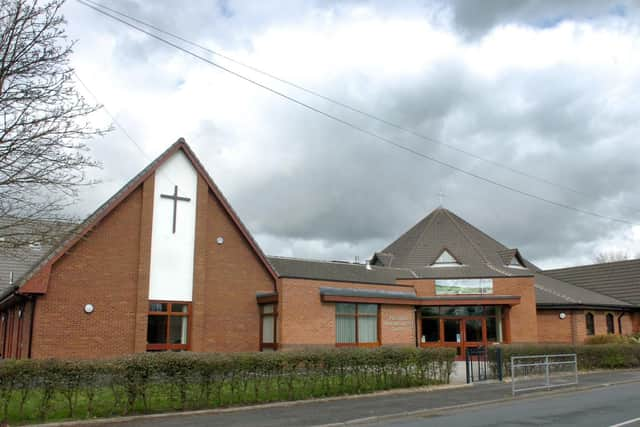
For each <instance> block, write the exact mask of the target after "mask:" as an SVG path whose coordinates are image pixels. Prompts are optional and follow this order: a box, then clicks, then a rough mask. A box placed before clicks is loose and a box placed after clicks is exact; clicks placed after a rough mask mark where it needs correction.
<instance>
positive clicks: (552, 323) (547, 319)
mask: <svg viewBox="0 0 640 427" xmlns="http://www.w3.org/2000/svg"><path fill="white" fill-rule="evenodd" d="M561 312H562V313H565V314H566V316H567V317H566V318H564V319H560V313H561ZM537 317H538V318H537V321H538V342H540V343H549V344H551V343H558V344H573V342H574V335H575V332H574V330H575V324H576V318H575V314H574V312H573V311H569V310H538V313H537Z"/></svg>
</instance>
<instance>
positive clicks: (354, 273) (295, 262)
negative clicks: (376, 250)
mask: <svg viewBox="0 0 640 427" xmlns="http://www.w3.org/2000/svg"><path fill="white" fill-rule="evenodd" d="M267 259H268V260H269V262H270V263H271V265H272V266H273V268H274V269H275V270H276V272H277V273H278V275H279V276H280V277H289V278H299V279H315V280H328V281H338V282H356V283H372V284H381V285H395V284H396V277H397V276H398V274H399V273H400V271H399V270H398V269H395V268H386V267H377V266H370V269H368V268H367V266H366V265H365V264H352V263H349V262H340V261H318V260H308V259H298V258H285V257H275V256H271V257H267ZM402 273H403V274H406V273H404V272H402Z"/></svg>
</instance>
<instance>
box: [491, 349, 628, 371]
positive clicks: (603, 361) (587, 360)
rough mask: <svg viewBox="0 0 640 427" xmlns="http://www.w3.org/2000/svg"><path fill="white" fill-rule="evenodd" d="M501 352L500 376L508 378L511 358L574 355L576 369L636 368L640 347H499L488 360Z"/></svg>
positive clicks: (492, 351)
mask: <svg viewBox="0 0 640 427" xmlns="http://www.w3.org/2000/svg"><path fill="white" fill-rule="evenodd" d="M498 348H501V349H502V363H503V373H504V375H505V376H510V375H511V356H533V355H544V354H571V353H575V354H576V356H577V359H578V369H579V370H583V371H589V370H595V369H622V368H637V367H640V345H637V344H628V343H627V344H583V345H570V344H510V345H509V344H502V345H498V346H492V347H490V348H489V352H490V360H493V361H495V352H496V350H497V349H498Z"/></svg>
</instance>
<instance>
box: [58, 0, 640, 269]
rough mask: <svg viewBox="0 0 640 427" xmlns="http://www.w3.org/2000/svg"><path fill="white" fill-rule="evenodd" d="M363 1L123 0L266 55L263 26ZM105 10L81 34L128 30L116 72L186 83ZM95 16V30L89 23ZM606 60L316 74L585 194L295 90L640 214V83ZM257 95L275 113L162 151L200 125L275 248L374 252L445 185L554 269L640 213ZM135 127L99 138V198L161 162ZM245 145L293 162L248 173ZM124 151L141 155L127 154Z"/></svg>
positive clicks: (216, 165)
mask: <svg viewBox="0 0 640 427" xmlns="http://www.w3.org/2000/svg"><path fill="white" fill-rule="evenodd" d="M364 4H365V3H363V2H348V3H326V4H324V3H318V2H290V3H287V4H284V5H283V6H282V7H279V8H274V7H272V5H270V4H269V3H268V2H260V3H259V4H258V6H256V3H255V2H219V3H216V4H213V3H211V2H208V1H200V2H189V3H188V6H187V7H181V6H177V4H176V3H174V2H154V3H150V2H134V1H128V2H125V3H118V6H117V7H118V9H120V10H125V11H127V12H128V13H131V14H132V15H136V16H139V17H144V18H145V20H148V21H150V22H153V23H154V24H155V25H157V26H159V27H163V28H166V29H169V30H170V31H174V32H177V33H180V34H182V35H184V36H186V37H188V38H191V39H192V40H194V41H198V42H201V43H205V44H206V43H210V44H211V45H212V46H223V47H225V48H227V49H230V50H233V49H234V48H241V49H242V50H244V51H249V52H250V51H251V49H252V43H253V40H254V37H255V36H256V34H261V33H263V32H264V31H267V30H269V29H270V28H274V27H278V26H286V25H289V24H291V23H295V22H296V21H297V20H298V19H299V18H300V17H301V16H308V11H309V9H313V10H314V11H317V12H321V11H323V10H324V11H325V12H326V13H330V14H337V15H347V11H348V10H349V8H350V7H359V6H361V5H364ZM374 6H375V7H374V9H376V8H377V9H376V10H378V11H379V12H380V11H382V12H385V11H387V9H388V8H389V7H388V5H385V4H384V2H381V3H374ZM114 7H116V6H114ZM429 8H432V10H435V11H436V12H437V13H436V14H435V15H437V16H438V17H441V16H444V15H446V13H444V12H443V10H444V9H445V6H443V4H442V3H441V2H432V3H427V4H426V5H424V4H420V3H416V4H412V5H410V6H405V9H403V10H401V11H397V10H396V11H393V12H390V13H393V14H394V16H400V15H401V14H402V13H405V12H406V13H409V15H412V16H415V15H416V13H418V12H419V13H418V15H419V16H425V17H429V16H432V14H429V13H428V11H429V10H430V9H429ZM446 9H447V11H448V13H449V16H450V19H451V24H452V28H453V29H454V30H453V31H455V32H456V33H455V34H456V36H458V37H459V38H460V39H461V40H464V43H470V44H474V43H476V42H477V41H478V40H479V38H481V37H482V36H483V35H484V34H487V33H488V32H490V31H491V30H492V28H495V27H496V26H499V25H504V24H509V23H515V24H521V25H529V26H533V27H540V28H542V27H552V26H554V25H556V24H557V23H558V22H559V21H561V20H563V19H573V20H584V21H587V20H591V21H594V22H596V21H597V22H598V23H599V24H598V25H606V23H604V22H605V21H606V20H607V19H609V17H610V16H613V17H618V18H620V17H621V16H624V15H625V14H633V13H636V12H635V11H634V9H633V8H632V4H631V2H620V3H619V4H614V5H611V4H607V5H606V6H603V4H602V2H596V1H586V2H584V1H582V2H577V1H561V2H533V1H504V2H503V1H487V2H484V1H483V2H462V1H461V2H453V3H452V6H451V7H450V8H448V7H447V8H446ZM382 12H380V13H382ZM88 13H89V12H87V11H84V10H80V9H78V8H74V9H72V10H70V14H69V19H72V18H73V17H77V16H92V15H86V14H88ZM94 18H95V19H96V24H95V26H94V23H93V21H91V22H84V23H83V24H78V26H77V28H78V31H79V33H80V34H85V33H84V32H85V31H86V34H87V35H86V37H87V38H90V37H91V35H90V34H92V33H94V34H95V33H101V32H104V33H108V34H110V35H112V36H113V37H114V39H115V43H116V45H117V46H118V48H117V49H115V52H116V53H115V55H116V57H115V58H114V60H115V61H117V62H118V63H119V64H122V67H123V68H121V69H118V71H117V72H118V73H122V75H125V74H128V78H129V79H134V80H135V81H139V82H140V83H141V84H142V83H144V85H145V86H147V87H154V85H155V86H156V87H162V88H165V89H166V88H170V87H171V86H177V85H180V84H181V83H180V81H177V80H176V76H174V75H164V74H163V73H161V72H160V71H158V67H157V64H158V63H162V62H163V61H167V60H168V59H170V58H171V57H172V56H173V55H176V53H175V52H173V51H171V50H170V49H167V48H166V47H163V46H161V45H159V44H158V43H156V42H154V41H152V40H149V39H147V38H145V37H141V36H140V35H137V34H135V33H132V32H130V31H129V30H124V29H123V28H122V27H121V26H117V25H116V24H112V23H108V22H106V21H104V20H102V19H99V18H97V17H94ZM429 19H430V18H429ZM438 19H440V18H438ZM89 27H94V28H93V29H92V30H91V31H89V29H88V28H89ZM636 34H637V29H636ZM469 37H471V38H473V39H474V40H472V41H469V40H468V38H469ZM82 42H83V40H82V39H81V40H80V43H81V44H82ZM214 43H215V44H214ZM607 61H615V58H608V59H606V60H605V65H606V66H605V67H590V66H589V65H585V64H580V63H570V62H566V63H563V62H561V63H558V64H553V65H549V66H545V67H542V68H536V69H526V68H517V69H516V68H514V69H510V70H509V72H505V73H499V74H497V75H494V76H490V77H488V76H483V75H481V74H479V73H477V72H475V71H474V70H472V69H470V68H469V65H468V64H466V63H465V62H464V61H462V60H460V59H458V58H455V57H447V58H444V59H440V60H437V61H435V62H433V63H431V64H430V65H429V66H428V67H426V68H425V69H424V70H423V72H422V73H419V74H412V75H411V76H410V77H407V78H403V79H393V80H377V81H376V84H375V85H373V84H372V79H371V71H370V70H369V71H366V70H362V71H361V72H360V71H359V70H356V71H355V72H353V73H351V74H349V75H347V76H343V75H338V76H331V77H327V78H326V79H325V80H324V81H323V82H322V83H321V84H319V85H316V86H314V89H316V90H319V91H320V92H322V93H325V94H327V95H329V96H332V97H334V98H337V99H340V100H341V101H344V102H346V103H349V104H352V105H354V106H356V107H358V108H362V109H364V110H366V111H370V112H373V113H375V114H376V115H378V116H381V117H383V118H385V119H388V120H391V121H394V122H397V123H399V124H401V125H403V126H406V127H408V128H411V129H415V130H417V131H418V132H420V133H422V134H424V135H428V136H429V137H430V138H433V139H435V140H438V141H443V142H446V143H447V144H452V145H456V146H458V147H460V148H463V149H465V150H468V151H470V152H473V153H476V154H478V155H480V156H482V157H486V158H488V159H491V160H492V161H494V162H498V163H502V164H505V165H508V166H509V167H512V168H515V169H518V170H522V171H526V172H527V173H529V174H533V175H536V176H539V177H542V178H543V179H545V180H548V181H553V182H557V183H559V184H561V185H562V186H565V187H569V188H573V189H575V190H578V191H579V192H581V193H584V194H585V195H586V196H585V195H580V194H576V193H574V192H571V191H567V190H564V189H561V188H558V187H556V186H551V185H547V184H544V183H541V182H538V181H535V180H531V179H529V178H526V177H523V176H521V175H518V174H514V173H512V172H509V171H506V170H504V169H500V168H497V167H496V166H495V165H493V164H490V163H486V162H483V161H481V160H478V159H476V158H473V157H468V156H465V155H463V154H461V153H459V152H456V151H453V150H450V149H448V148H446V147H444V146H442V145H439V144H437V143H430V142H426V141H423V140H421V139H419V138H416V137H414V136H410V135H407V134H406V133H403V132H401V131H398V130H397V129H393V128H389V127H387V126H384V125H382V124H380V123H376V122H373V121H371V120H368V119H365V118H363V117H359V116H358V115H355V114H353V113H351V112H348V111H344V110H342V109H340V108H339V107H336V106H333V105H330V104H327V103H325V102H322V101H320V100H314V99H313V98H311V97H309V96H307V95H304V96H303V95H302V94H300V93H296V94H297V95H298V96H300V97H301V98H302V99H305V100H308V101H309V102H312V103H313V104H314V105H316V106H318V107H320V108H322V109H323V110H326V111H328V112H330V113H332V114H335V115H339V116H340V117H343V118H345V119H347V120H349V121H352V122H353V123H354V124H356V125H358V126H362V127H365V128H367V129H370V130H372V131H374V132H377V133H379V134H381V135H383V136H384V137H387V138H391V139H393V140H394V141H397V142H399V143H401V144H404V145H407V146H408V147H411V148H412V149H415V150H418V151H420V152H422V153H424V154H425V155H428V156H433V157H436V158H438V159H441V160H443V161H446V162H449V163H451V164H454V165H456V166H457V167H461V168H463V169H466V170H469V171H471V172H473V173H477V174H480V175H483V176H486V177H488V178H490V179H494V180H496V181H499V182H503V183H505V184H508V185H510V186H513V187H516V188H520V189H523V190H525V191H530V192H533V193H535V194H538V195H540V196H541V197H544V198H548V199H551V200H557V201H559V202H561V203H566V204H569V205H572V206H576V207H578V208H580V209H584V210H591V211H595V212H600V213H603V214H605V215H610V216H613V217H623V218H627V219H629V220H635V222H640V221H638V217H639V212H640V194H638V192H637V191H636V187H637V182H639V181H640V168H638V161H637V159H639V158H640V144H638V143H637V135H638V133H639V131H640V123H639V122H638V121H637V117H638V115H639V114H640V105H639V104H638V103H637V102H635V101H634V100H635V99H637V97H638V96H639V95H640V83H639V81H638V79H637V77H636V78H635V79H624V78H621V77H620V76H617V75H614V74H612V72H611V69H612V68H613V69H615V66H614V67H611V64H610V63H607ZM125 67H126V68H125ZM213 72H214V71H213V70H212V73H213ZM622 95H623V96H622ZM265 99H266V101H265ZM253 101H254V100H252V102H253ZM255 102H256V103H264V104H265V105H266V106H265V107H264V108H261V109H259V110H258V111H259V112H260V116H247V117H246V118H245V125H244V126H242V127H239V128H232V127H229V126H225V125H224V124H222V123H220V122H219V121H218V120H217V119H216V117H208V118H206V119H205V118H203V119H202V120H201V121H200V123H199V127H198V128H197V129H193V130H192V132H191V134H184V135H167V137H166V140H165V141H158V143H157V146H156V148H155V152H154V153H150V156H154V155H157V154H158V153H159V152H161V151H162V149H163V148H165V147H166V146H167V145H168V144H170V143H171V142H173V141H174V140H175V139H177V137H179V136H184V137H185V138H186V139H187V141H188V142H190V143H191V144H192V146H193V148H194V150H195V151H196V153H197V154H198V155H199V157H200V158H201V160H202V161H203V163H204V164H205V166H206V167H207V169H208V170H209V171H210V173H211V175H212V176H213V178H214V180H216V182H217V183H218V184H219V186H220V187H221V189H222V191H223V192H224V193H225V194H226V195H227V197H228V198H229V199H230V201H231V203H232V205H233V206H234V208H235V209H236V210H237V211H238V212H239V214H240V216H241V218H242V219H243V220H244V221H245V222H246V223H247V225H248V226H249V228H250V230H251V231H252V232H253V233H254V234H255V235H256V237H257V239H258V241H259V243H260V244H261V245H262V246H263V247H264V249H265V251H266V252H267V253H270V254H274V255H278V254H283V255H296V256H312V257H319V258H331V259H337V258H347V259H351V258H353V256H354V255H358V256H360V257H366V256H369V255H371V254H372V253H373V251H375V250H380V249H382V248H383V247H384V246H386V244H388V243H390V242H391V241H392V240H394V239H395V238H397V237H398V236H399V235H400V234H401V233H403V232H404V231H406V230H407V229H408V228H409V227H410V226H412V225H413V224H414V223H415V222H417V221H418V220H420V219H421V218H422V217H423V216H425V215H427V214H428V213H429V211H430V210H432V209H433V208H435V207H436V206H437V205H438V193H439V192H444V193H445V194H446V197H445V202H444V204H445V206H446V207H448V208H450V209H451V210H453V211H454V212H456V213H457V214H459V215H460V216H462V217H463V218H465V219H467V220H468V221H469V222H470V223H472V224H474V225H476V226H478V227H479V228H480V229H482V230H484V231H486V232H487V233H489V234H490V235H492V236H493V237H495V238H497V239H498V240H500V241H502V242H503V243H505V244H507V245H509V246H513V247H518V248H520V250H521V251H522V253H523V254H524V256H525V257H528V258H530V259H531V260H532V261H534V262H541V263H543V264H544V263H545V262H548V261H549V260H556V261H555V262H557V260H561V262H563V263H565V264H568V263H571V262H574V261H575V260H578V259H584V258H585V257H589V256H590V255H592V254H591V253H589V251H593V250H596V249H597V248H596V246H597V245H596V243H597V242H599V241H604V240H607V239H610V238H611V237H612V236H616V235H617V234H618V235H622V234H624V233H626V232H628V229H629V226H628V225H624V224H619V223H615V222H611V221H607V220H603V219H597V218H593V217H590V216H587V215H584V214H580V213H577V212H573V211H568V210H565V209H562V208H559V207H556V206H551V205H548V204H545V203H542V202H540V201H537V200H532V199H530V198H527V197H525V196H522V195H518V194H514V193H511V192H508V191H506V190H504V189H501V188H498V187H495V186H492V185H490V184H488V183H485V182H481V181H478V180H475V179H473V178H471V177H469V176H466V175H463V174H460V173H459V172H455V171H453V170H451V169H448V168H445V167H443V166H440V165H437V164H435V163H433V162H430V161H428V160H425V159H422V158H419V157H416V156H412V155H410V154H409V153H406V152H403V151H401V150H398V149H397V148H394V147H391V146H389V145H386V144H384V143H382V142H380V141H377V140H375V139H372V138H371V137H369V136H366V135H363V134H361V133H359V132H357V131H354V130H353V129H350V128H347V127H345V126H343V125H341V124H339V123H335V122H332V121H330V120H327V119H326V118H324V117H322V116H319V115H317V114H315V113H311V112H309V111H307V110H304V109H301V108H300V107H299V106H296V105H293V104H291V103H288V102H285V101H282V100H281V99H278V98H277V97H273V96H267V95H263V94H260V91H259V90H258V89H256V95H255ZM171 107H172V108H181V107H182V106H171ZM130 113H131V114H132V115H133V114H134V113H135V112H133V111H131V112H130ZM118 118H119V120H121V121H122V122H123V124H125V126H126V127H127V129H128V131H129V132H130V133H132V134H133V136H134V138H135V139H136V140H142V139H143V138H144V132H143V131H142V130H141V128H144V127H145V126H147V127H148V126H153V123H144V122H141V119H140V117H138V118H136V119H133V118H132V119H128V116H127V114H126V112H124V113H122V114H121V115H120V116H119V117H118ZM130 129H133V130H130ZM123 139H124V138H123V136H122V135H121V134H119V133H113V134H110V135H108V136H107V137H105V138H104V140H102V141H101V143H99V144H96V145H95V147H96V148H95V150H94V155H95V156H96V157H97V158H98V159H99V160H102V161H103V163H104V164H105V168H104V170H103V172H102V178H103V181H104V183H103V185H102V186H101V187H100V189H101V190H100V191H92V192H91V194H87V196H86V198H85V203H84V206H85V207H86V206H90V205H96V204H98V203H99V202H101V201H103V200H104V199H105V198H106V197H108V195H109V193H110V192H112V191H115V190H116V189H117V185H118V184H121V183H122V182H123V181H124V180H125V178H128V177H131V176H133V175H134V174H135V173H136V172H137V171H138V170H139V169H140V168H142V167H143V166H144V164H145V163H148V159H147V158H142V156H140V153H139V152H138V151H137V150H136V149H135V147H132V146H131V145H124V144H123V143H122V142H121V141H122V140H123ZM248 140H251V141H250V142H247V141H248ZM246 144H250V147H251V150H249V152H250V153H251V154H250V156H252V157H253V159H254V160H255V159H260V158H262V157H264V158H265V159H266V158H267V157H269V158H275V159H281V165H279V166H278V167H268V166H267V161H266V160H265V164H264V165H261V162H260V161H254V162H253V163H252V164H255V165H257V166H256V167H257V168H258V170H257V172H256V171H252V172H256V173H251V174H246V173H245V171H244V170H242V169H241V168H237V167H236V166H232V165H229V164H227V163H226V162H225V156H224V154H225V153H228V152H232V151H233V150H239V149H241V148H242V147H244V146H245V145H246ZM123 147H125V148H123ZM122 158H130V159H135V161H131V162H122V161H121V159H122ZM101 196H102V197H101Z"/></svg>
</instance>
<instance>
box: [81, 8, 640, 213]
mask: <svg viewBox="0 0 640 427" xmlns="http://www.w3.org/2000/svg"><path fill="white" fill-rule="evenodd" d="M77 1H78V2H79V3H81V4H83V5H84V6H86V7H89V8H91V9H93V10H95V11H96V12H98V13H100V14H102V15H105V16H108V17H110V18H111V19H114V20H116V21H118V22H121V23H122V24H124V25H126V26H128V27H130V28H133V29H135V30H137V31H139V32H141V33H144V34H146V35H148V36H149V37H152V38H154V39H156V40H158V41H160V42H162V43H164V44H166V45H168V46H171V47H173V48H174V49H177V50H179V51H181V52H183V53H185V54H187V55H189V56H192V57H194V58H196V59H199V60H201V61H203V62H205V63H207V64H209V65H211V66H214V67H216V68H218V69H220V70H223V71H225V72H227V73H229V74H231V75H233V76H235V77H238V78H240V79H242V80H245V81H246V82H249V83H251V84H253V85H255V86H258V87H260V88H262V89H264V90H266V91H268V92H271V93H273V94H274V95H277V96H279V97H281V98H284V99H286V100H288V101H290V102H293V103H294V104H297V105H299V106H301V107H303V108H306V109H308V110H310V111H313V112H315V113H317V114H320V115H322V116H324V117H326V118H328V119H331V120H334V121H336V122H338V123H341V124H343V125H345V126H347V127H350V128H352V129H354V130H357V131H359V132H361V133H363V134H365V135H368V136H370V137H372V138H374V139H377V140H378V141H381V142H383V143H385V144H388V145H392V146H394V147H396V148H399V149H401V150H404V151H406V152H408V153H411V154H414V155H416V156H418V157H422V158H424V159H426V160H430V161H432V162H434V163H437V164H439V165H441V166H444V167H447V168H449V169H452V170H455V171H457V172H460V173H462V174H465V175H468V176H470V177H473V178H476V179H478V180H481V181H484V182H487V183H489V184H492V185H495V186H497V187H500V188H503V189H505V190H508V191H511V192H514V193H518V194H520V195H523V196H526V197H529V198H531V199H535V200H538V201H541V202H545V203H548V204H551V205H554V206H557V207H561V208H565V209H568V210H572V211H575V212H579V213H582V214H585V215H589V216H592V217H596V218H601V219H607V220H610V221H614V222H619V223H622V224H627V225H635V224H634V223H633V222H631V221H628V220H626V219H623V218H616V217H611V216H607V215H604V214H600V213H597V212H593V211H590V210H586V209H582V208H578V207H575V206H571V205H568V204H566V203H563V202H558V201H555V200H551V199H547V198H544V197H541V196H538V195H536V194H533V193H529V192H527V191H524V190H520V189H518V188H516V187H512V186H510V185H507V184H502V183H500V182H498V181H495V180H493V179H491V178H487V177H484V176H482V175H478V174H476V173H474V172H471V171H468V170H466V169H463V168H461V167H458V166H455V165H452V164H450V163H447V162H445V161H442V160H439V159H437V158H435V157H432V156H429V155H427V154H424V153H422V152H420V151H417V150H415V149H413V148H411V147H407V146H405V145H402V144H400V143H397V142H395V141H393V140H391V139H389V138H386V137H384V136H382V135H379V134H377V133H375V132H372V131H370V130H368V129H365V128H363V127H361V126H358V125H356V124H353V123H351V122H349V121H347V120H344V119H342V118H340V117H338V116H335V115H333V114H331V113H327V112H325V111H323V110H320V109H319V108H316V107H314V106H312V105H310V104H307V103H305V102H303V101H299V100H298V99H296V98H293V97H291V96H289V95H287V94H285V93H283V92H280V91H278V90H276V89H273V88H271V87H269V86H266V85H265V84H262V83H260V82H258V81H256V80H253V79H251V78H249V77H246V76H244V75H242V74H240V73H237V72H235V71H233V70H231V69H229V68H226V67H224V66H222V65H220V64H218V63H216V62H213V61H211V60H209V59H208V58H205V57H203V56H201V55H198V54H197V53H194V52H192V51H190V50H188V49H186V48H184V47H182V46H180V45H177V44H175V43H173V42H171V41H169V40H167V39H164V38H162V37H160V36H159V35H157V34H154V33H152V32H149V31H147V30H145V29H144V28H141V27H139V26H137V25H135V24H132V23H131V22H128V21H126V20H124V19H121V18H119V17H117V16H114V15H112V14H110V13H108V12H106V11H104V10H102V9H100V8H98V7H95V6H93V5H91V4H89V3H87V2H86V1H85V0H77Z"/></svg>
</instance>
